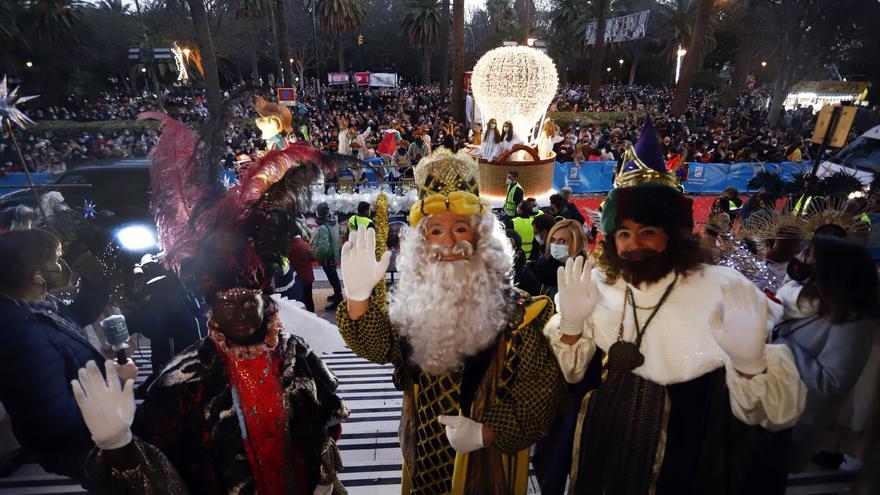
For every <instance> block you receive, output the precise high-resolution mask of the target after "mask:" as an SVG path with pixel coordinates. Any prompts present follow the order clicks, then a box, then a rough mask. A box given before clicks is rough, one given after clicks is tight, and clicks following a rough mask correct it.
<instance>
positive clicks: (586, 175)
mask: <svg viewBox="0 0 880 495" xmlns="http://www.w3.org/2000/svg"><path fill="white" fill-rule="evenodd" d="M616 164H617V162H580V164H577V163H574V162H566V163H557V164H556V168H555V169H554V170H553V189H556V190H557V191H559V190H560V189H562V188H563V187H570V188H571V192H572V193H574V194H586V193H592V192H607V191H610V190H611V186H612V178H613V177H614V166H615V165H616Z"/></svg>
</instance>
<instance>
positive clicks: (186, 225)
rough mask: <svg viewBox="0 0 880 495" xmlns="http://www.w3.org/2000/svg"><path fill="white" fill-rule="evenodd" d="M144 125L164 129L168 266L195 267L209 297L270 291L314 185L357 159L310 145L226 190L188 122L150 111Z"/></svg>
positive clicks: (158, 180)
mask: <svg viewBox="0 0 880 495" xmlns="http://www.w3.org/2000/svg"><path fill="white" fill-rule="evenodd" d="M139 118H141V119H157V120H160V121H161V122H163V124H164V127H163V134H162V138H161V139H160V141H159V143H158V144H157V145H156V147H155V148H154V149H153V151H152V153H151V154H150V178H151V183H152V189H153V196H152V200H151V205H150V207H151V211H152V213H153V215H154V216H155V218H156V224H157V229H158V233H159V238H160V240H161V242H162V244H163V248H164V252H165V254H164V256H163V260H162V261H163V263H164V264H165V266H166V267H167V268H169V269H172V270H175V271H179V270H180V268H181V264H182V263H183V262H184V260H192V270H193V273H194V275H196V276H198V277H199V278H200V281H201V283H202V289H203V291H204V294H205V295H206V296H208V297H211V296H212V295H213V294H214V293H215V292H216V291H218V290H223V289H227V288H232V287H247V288H255V289H261V290H266V289H269V288H270V287H271V283H272V279H273V275H274V271H275V267H277V266H280V265H281V264H282V258H283V257H284V255H285V252H286V248H287V242H288V240H289V238H290V235H291V231H292V229H293V225H294V222H293V221H292V218H293V216H294V215H296V213H297V212H299V211H302V209H303V208H304V207H305V205H306V203H307V202H308V198H309V191H310V187H309V186H310V185H311V184H312V183H313V182H314V181H315V180H316V179H317V178H318V177H320V175H321V173H322V172H324V173H333V172H334V171H335V169H336V168H337V167H338V166H340V162H346V163H347V162H350V161H351V160H352V159H351V158H349V157H342V156H339V155H332V154H329V153H325V152H323V151H320V150H317V149H315V148H312V147H310V146H308V145H305V144H294V145H290V146H289V147H287V148H286V149H284V150H278V151H272V152H269V153H267V154H266V155H265V156H263V157H262V158H261V159H260V160H258V161H257V162H255V163H253V164H252V165H251V166H249V167H248V169H247V171H246V172H245V173H244V175H243V176H242V177H241V178H240V180H239V183H238V184H236V185H235V186H233V187H231V188H230V189H228V190H226V191H223V190H222V188H221V187H219V185H220V183H219V180H217V178H215V177H210V175H209V174H208V173H205V172H203V171H202V170H201V168H202V167H200V166H199V160H198V157H197V155H196V154H197V144H198V138H197V137H196V135H195V134H194V133H193V132H192V131H191V130H189V129H188V128H186V127H185V126H184V125H183V124H181V123H180V122H178V121H176V120H174V119H171V118H170V117H168V116H167V115H164V114H160V113H155V112H150V113H146V114H141V115H140V116H139Z"/></svg>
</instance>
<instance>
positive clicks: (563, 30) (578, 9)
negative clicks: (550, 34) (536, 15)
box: [550, 0, 593, 47]
mask: <svg viewBox="0 0 880 495" xmlns="http://www.w3.org/2000/svg"><path fill="white" fill-rule="evenodd" d="M551 5H552V6H551V9H550V10H551V12H552V22H551V25H552V26H555V27H556V29H558V31H557V32H558V33H559V35H560V38H561V39H562V40H563V45H565V46H569V47H572V46H578V47H581V46H583V44H584V43H583V41H584V31H585V30H586V29H587V24H589V23H590V22H591V21H592V20H593V14H592V12H591V11H590V0H555V1H554V2H553V3H552V4H551Z"/></svg>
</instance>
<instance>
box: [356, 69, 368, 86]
mask: <svg viewBox="0 0 880 495" xmlns="http://www.w3.org/2000/svg"><path fill="white" fill-rule="evenodd" d="M354 83H355V84H357V85H358V86H368V85H369V84H370V73H369V72H355V73H354Z"/></svg>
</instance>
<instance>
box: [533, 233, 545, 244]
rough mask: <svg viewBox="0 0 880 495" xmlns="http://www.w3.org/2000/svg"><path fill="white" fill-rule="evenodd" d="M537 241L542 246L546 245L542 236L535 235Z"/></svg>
mask: <svg viewBox="0 0 880 495" xmlns="http://www.w3.org/2000/svg"><path fill="white" fill-rule="evenodd" d="M535 240H536V241H538V244H540V245H542V246H543V245H544V241H542V240H541V236H540V235H538V234H535Z"/></svg>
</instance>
